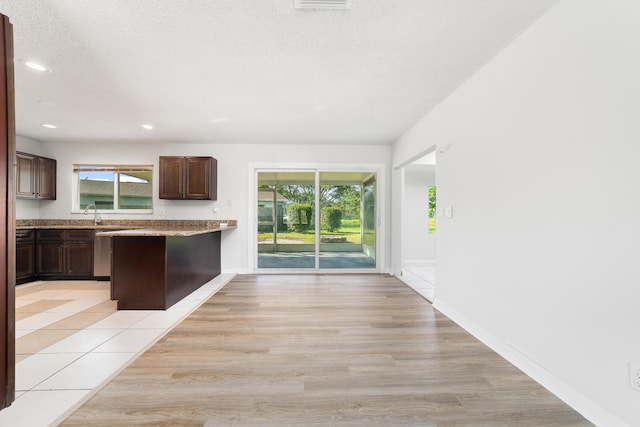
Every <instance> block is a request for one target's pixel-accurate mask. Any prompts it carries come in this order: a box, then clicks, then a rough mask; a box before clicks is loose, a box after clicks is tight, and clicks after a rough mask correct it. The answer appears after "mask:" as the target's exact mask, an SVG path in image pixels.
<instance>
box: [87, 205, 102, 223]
mask: <svg viewBox="0 0 640 427" xmlns="http://www.w3.org/2000/svg"><path fill="white" fill-rule="evenodd" d="M89 209H93V225H98V224H100V223H101V222H102V217H101V216H100V215H99V214H98V207H97V206H96V205H87V207H86V208H84V214H85V215H87V213H88V212H89Z"/></svg>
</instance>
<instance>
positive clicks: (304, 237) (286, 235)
mask: <svg viewBox="0 0 640 427" xmlns="http://www.w3.org/2000/svg"><path fill="white" fill-rule="evenodd" d="M320 234H322V235H331V236H345V237H346V238H347V242H349V243H355V244H358V245H359V244H360V219H359V218H346V219H343V220H342V226H341V227H340V229H339V230H337V231H333V232H329V231H328V230H322V231H321V232H320ZM284 239H286V240H297V242H296V243H305V244H313V243H314V239H315V230H307V231H303V232H297V231H285V232H279V233H278V240H279V241H280V240H284ZM272 242H273V233H258V243H272Z"/></svg>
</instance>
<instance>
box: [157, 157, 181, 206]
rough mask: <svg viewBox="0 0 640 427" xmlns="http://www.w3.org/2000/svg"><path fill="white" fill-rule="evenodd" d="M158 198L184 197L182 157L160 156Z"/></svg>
mask: <svg viewBox="0 0 640 427" xmlns="http://www.w3.org/2000/svg"><path fill="white" fill-rule="evenodd" d="M159 193H160V198H161V199H183V198H184V157H167V156H161V157H160V191H159Z"/></svg>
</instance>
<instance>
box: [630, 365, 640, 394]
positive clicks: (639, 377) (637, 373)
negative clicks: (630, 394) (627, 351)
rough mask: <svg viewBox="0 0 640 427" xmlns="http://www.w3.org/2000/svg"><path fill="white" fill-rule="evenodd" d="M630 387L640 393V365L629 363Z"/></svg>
mask: <svg viewBox="0 0 640 427" xmlns="http://www.w3.org/2000/svg"><path fill="white" fill-rule="evenodd" d="M629 385H630V386H631V388H632V389H634V390H635V391H640V365H635V364H633V363H629Z"/></svg>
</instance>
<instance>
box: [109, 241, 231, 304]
mask: <svg viewBox="0 0 640 427" xmlns="http://www.w3.org/2000/svg"><path fill="white" fill-rule="evenodd" d="M111 239H112V246H111V249H112V261H113V263H112V276H111V299H112V300H118V310H166V309H167V308H169V307H171V306H172V305H173V304H175V303H177V302H178V301H180V300H181V299H183V298H184V297H185V296H187V295H189V294H190V293H191V292H193V291H195V290H196V289H198V288H199V287H200V286H202V285H204V284H205V283H207V282H208V281H209V280H211V279H213V278H214V277H216V276H217V275H219V274H220V232H211V233H204V234H197V235H195V236H114V237H112V238H111Z"/></svg>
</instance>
